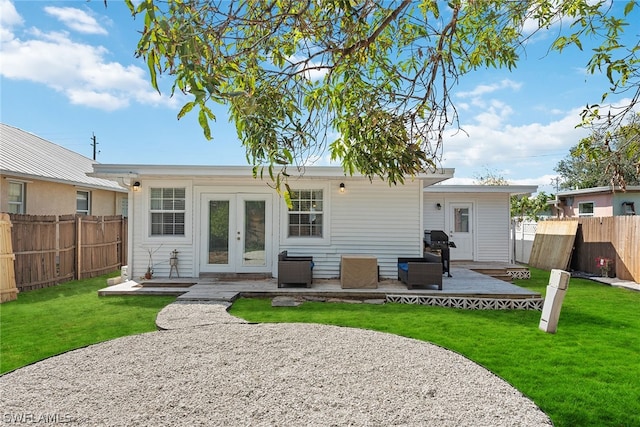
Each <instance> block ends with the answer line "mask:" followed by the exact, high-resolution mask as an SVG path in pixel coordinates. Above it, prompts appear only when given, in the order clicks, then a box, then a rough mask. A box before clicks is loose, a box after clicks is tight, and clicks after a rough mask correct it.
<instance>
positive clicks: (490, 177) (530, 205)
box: [475, 169, 553, 221]
mask: <svg viewBox="0 0 640 427" xmlns="http://www.w3.org/2000/svg"><path fill="white" fill-rule="evenodd" d="M475 184H478V185H509V181H507V180H506V179H505V178H504V177H503V176H502V175H500V174H499V173H498V172H496V171H494V170H491V169H485V171H484V172H483V173H482V174H480V175H477V176H476V179H475ZM552 198H553V195H548V194H546V193H545V192H544V191H541V192H539V193H537V194H536V195H535V196H531V197H529V196H525V195H523V196H511V197H510V198H509V203H510V211H511V218H514V219H516V220H517V221H523V220H524V219H530V220H533V221H537V220H538V219H539V218H540V214H541V213H543V212H546V211H548V210H549V206H548V205H547V201H548V200H550V199H552Z"/></svg>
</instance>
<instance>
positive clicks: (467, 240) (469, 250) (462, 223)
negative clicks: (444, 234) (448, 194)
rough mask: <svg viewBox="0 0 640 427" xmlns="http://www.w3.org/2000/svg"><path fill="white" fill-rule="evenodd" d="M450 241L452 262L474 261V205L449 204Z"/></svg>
mask: <svg viewBox="0 0 640 427" xmlns="http://www.w3.org/2000/svg"><path fill="white" fill-rule="evenodd" d="M448 222H449V224H448V229H449V240H450V241H452V242H453V243H455V244H456V247H455V248H451V259H452V260H465V261H472V260H473V203H462V202H460V203H458V202H456V203H449V215H448Z"/></svg>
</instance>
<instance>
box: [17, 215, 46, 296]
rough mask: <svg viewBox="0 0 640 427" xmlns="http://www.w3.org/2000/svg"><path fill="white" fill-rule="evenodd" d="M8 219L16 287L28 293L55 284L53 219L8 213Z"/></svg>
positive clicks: (44, 216)
mask: <svg viewBox="0 0 640 427" xmlns="http://www.w3.org/2000/svg"><path fill="white" fill-rule="evenodd" d="M10 217H11V223H12V224H13V227H12V230H11V242H12V245H13V252H14V254H15V256H16V262H15V274H16V287H17V288H18V289H19V290H20V291H28V290H32V289H39V288H44V287H47V286H51V285H55V284H57V283H58V277H57V270H56V253H57V248H56V228H57V218H56V216H55V215H17V214H11V215H10Z"/></svg>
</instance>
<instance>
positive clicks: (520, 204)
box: [511, 191, 554, 221]
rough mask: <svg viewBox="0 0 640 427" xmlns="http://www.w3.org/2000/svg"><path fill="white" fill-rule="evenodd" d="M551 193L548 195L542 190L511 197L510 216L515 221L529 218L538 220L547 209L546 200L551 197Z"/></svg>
mask: <svg viewBox="0 0 640 427" xmlns="http://www.w3.org/2000/svg"><path fill="white" fill-rule="evenodd" d="M553 198H554V196H553V195H549V194H547V193H545V192H544V191H541V192H539V193H537V194H536V195H535V196H531V197H526V196H523V197H516V196H512V197H511V218H514V219H516V220H517V221H523V220H525V219H530V220H533V221H538V220H539V219H540V215H541V214H542V213H545V212H548V211H549V205H548V203H547V202H548V201H549V200H551V199H553Z"/></svg>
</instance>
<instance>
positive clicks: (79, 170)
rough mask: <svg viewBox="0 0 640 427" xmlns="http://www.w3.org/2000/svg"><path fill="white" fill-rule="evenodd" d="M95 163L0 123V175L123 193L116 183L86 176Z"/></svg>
mask: <svg viewBox="0 0 640 427" xmlns="http://www.w3.org/2000/svg"><path fill="white" fill-rule="evenodd" d="M96 163H97V162H96V161H95V160H91V159H89V158H88V157H84V156H83V155H81V154H78V153H76V152H74V151H71V150H68V149H66V148H64V147H61V146H59V145H56V144H54V143H53V142H50V141H47V140H46V139H42V138H40V137H39V136H36V135H34V134H32V133H29V132H25V131H23V130H21V129H18V128H15V127H13V126H9V125H6V124H4V123H0V174H4V175H11V176H15V177H19V178H25V179H38V180H43V181H51V182H58V183H63V184H70V185H78V186H81V187H88V188H95V189H102V190H111V191H118V192H126V191H127V190H126V189H124V188H123V187H121V186H120V185H118V183H117V182H115V181H111V180H108V179H103V178H95V177H90V176H87V173H88V172H93V165H94V164H96Z"/></svg>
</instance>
